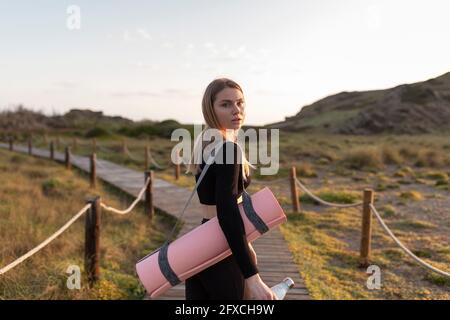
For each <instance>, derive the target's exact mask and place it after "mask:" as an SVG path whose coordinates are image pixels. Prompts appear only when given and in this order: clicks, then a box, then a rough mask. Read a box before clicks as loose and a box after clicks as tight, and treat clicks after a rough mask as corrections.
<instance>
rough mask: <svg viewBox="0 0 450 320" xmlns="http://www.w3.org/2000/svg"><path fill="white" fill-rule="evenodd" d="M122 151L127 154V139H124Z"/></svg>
mask: <svg viewBox="0 0 450 320" xmlns="http://www.w3.org/2000/svg"><path fill="white" fill-rule="evenodd" d="M122 153H123V154H127V143H126V141H125V139H122Z"/></svg>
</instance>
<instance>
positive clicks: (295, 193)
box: [290, 166, 300, 213]
mask: <svg viewBox="0 0 450 320" xmlns="http://www.w3.org/2000/svg"><path fill="white" fill-rule="evenodd" d="M296 178H297V172H296V169H295V166H292V167H291V172H290V181H291V198H292V210H293V211H294V212H297V213H298V212H300V199H299V197H298V190H297V184H296V183H295V180H296Z"/></svg>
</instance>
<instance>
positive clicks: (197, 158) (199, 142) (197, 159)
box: [186, 78, 253, 180]
mask: <svg viewBox="0 0 450 320" xmlns="http://www.w3.org/2000/svg"><path fill="white" fill-rule="evenodd" d="M225 88H234V89H237V90H239V91H240V92H241V93H242V96H244V92H243V91H242V88H241V87H240V86H239V85H238V84H237V83H236V82H234V81H233V80H230V79H227V78H219V79H215V80H213V81H212V82H211V83H210V84H209V85H208V86H207V87H206V90H205V93H204V94H203V99H202V113H203V118H204V119H205V123H206V124H205V128H204V129H203V130H202V132H201V133H200V134H199V136H198V138H197V139H196V141H195V142H194V150H193V152H192V155H191V161H190V163H188V165H187V170H186V173H192V174H194V175H196V174H198V173H199V172H201V168H200V163H201V159H202V158H201V157H202V155H203V150H204V148H205V147H206V146H207V145H209V144H210V143H212V142H210V141H203V133H204V132H205V131H206V130H208V129H219V130H220V129H222V128H220V123H219V120H218V119H217V115H216V113H215V112H214V101H215V99H216V96H217V94H218V93H219V92H220V91H222V90H223V89H225ZM235 142H236V143H238V141H235ZM241 149H242V148H241ZM240 154H241V156H242V172H243V175H244V179H245V180H247V179H248V177H249V176H250V167H253V166H252V165H251V164H250V162H249V161H248V160H247V158H246V156H245V150H244V151H243V152H241V153H240Z"/></svg>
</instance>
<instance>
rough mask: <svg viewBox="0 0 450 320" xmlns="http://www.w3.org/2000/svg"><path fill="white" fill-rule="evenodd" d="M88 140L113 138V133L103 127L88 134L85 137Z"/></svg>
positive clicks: (93, 129) (91, 130)
mask: <svg viewBox="0 0 450 320" xmlns="http://www.w3.org/2000/svg"><path fill="white" fill-rule="evenodd" d="M84 136H85V137H86V138H98V137H108V136H111V132H110V131H109V130H107V129H104V128H102V127H94V128H92V129H90V130H88V131H87V132H86V134H85V135H84Z"/></svg>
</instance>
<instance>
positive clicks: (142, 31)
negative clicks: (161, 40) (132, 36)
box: [136, 28, 152, 40]
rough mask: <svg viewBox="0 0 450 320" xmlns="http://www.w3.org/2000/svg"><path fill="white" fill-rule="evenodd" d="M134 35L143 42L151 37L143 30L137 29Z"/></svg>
mask: <svg viewBox="0 0 450 320" xmlns="http://www.w3.org/2000/svg"><path fill="white" fill-rule="evenodd" d="M136 33H137V34H138V35H140V36H141V37H142V38H143V39H145V40H151V39H152V36H151V35H150V34H149V33H148V32H147V30H145V29H144V28H137V29H136Z"/></svg>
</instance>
